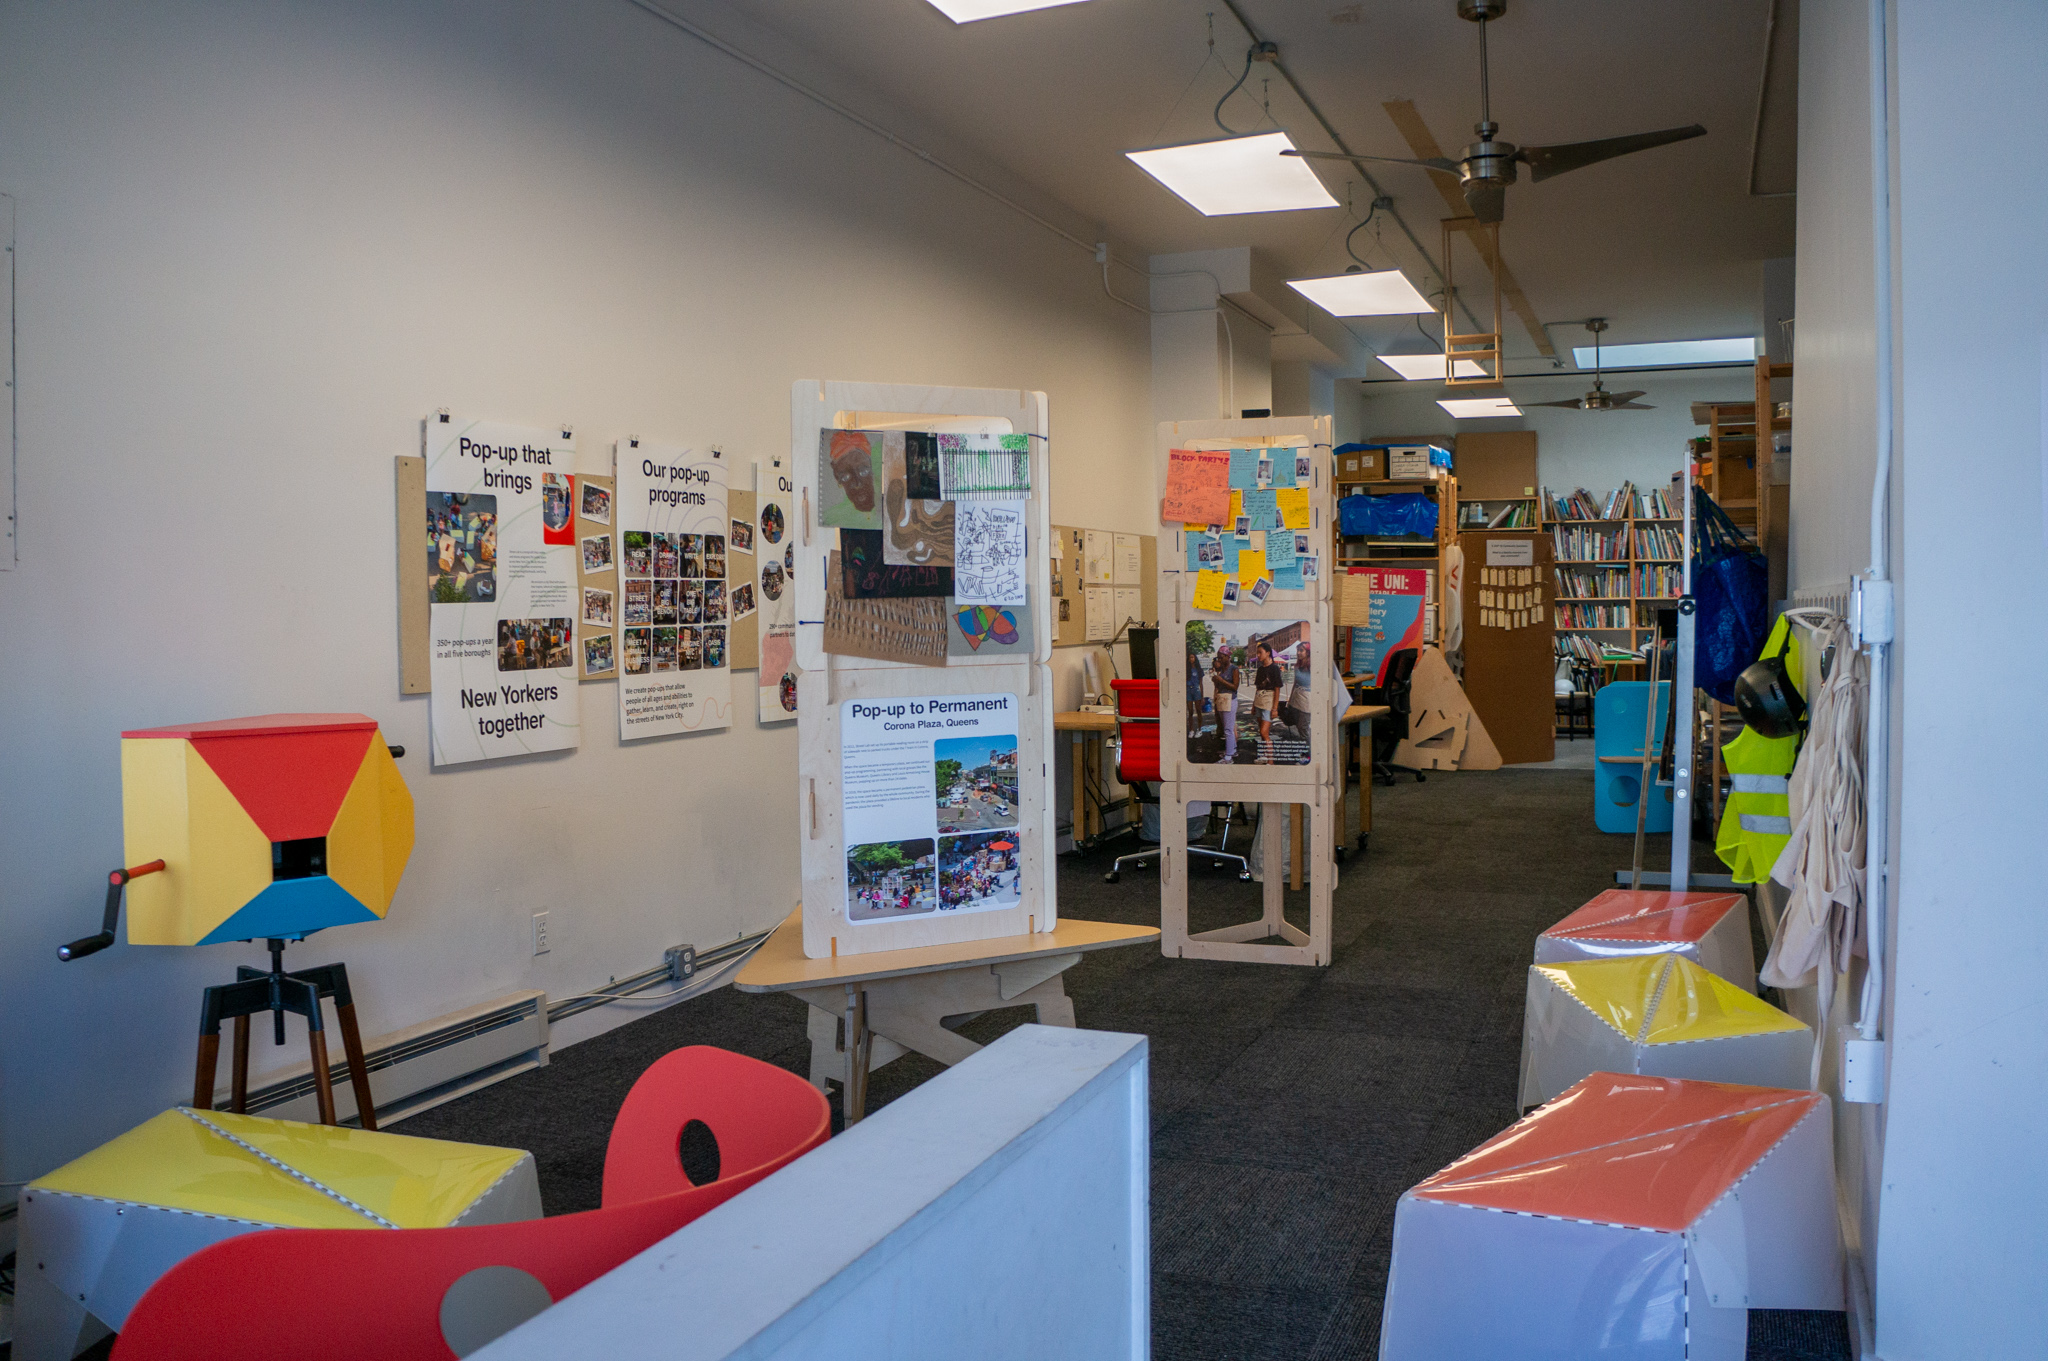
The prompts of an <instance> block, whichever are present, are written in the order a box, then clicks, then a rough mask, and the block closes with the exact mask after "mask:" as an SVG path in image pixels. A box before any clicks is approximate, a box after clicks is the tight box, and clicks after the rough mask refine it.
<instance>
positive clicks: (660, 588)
mask: <svg viewBox="0 0 2048 1361" xmlns="http://www.w3.org/2000/svg"><path fill="white" fill-rule="evenodd" d="M616 453H617V457H618V477H619V482H618V502H617V505H616V507H615V511H614V513H615V515H616V516H617V519H616V520H615V521H614V526H613V527H614V529H615V530H616V532H617V533H618V536H619V591H620V596H621V598H622V601H623V603H622V605H621V607H620V625H621V627H620V632H619V736H620V738H622V739H627V738H635V737H664V736H667V735H670V734H672V733H684V732H710V731H712V730H713V729H717V728H725V727H730V726H731V725H732V672H731V670H730V669H728V665H727V663H728V658H727V656H726V642H727V631H728V629H729V628H730V627H731V601H730V600H729V598H728V596H727V587H728V583H727V581H726V574H725V540H726V535H727V534H728V532H730V529H731V525H730V523H729V522H728V521H727V520H726V518H725V486H726V480H725V459H724V458H723V457H722V456H721V455H720V454H719V452H718V451H717V450H716V449H713V448H711V447H709V446H707V445H697V446H694V447H685V446H682V445H674V444H655V443H653V442H651V441H648V440H620V441H619V443H618V447H617V450H616Z"/></svg>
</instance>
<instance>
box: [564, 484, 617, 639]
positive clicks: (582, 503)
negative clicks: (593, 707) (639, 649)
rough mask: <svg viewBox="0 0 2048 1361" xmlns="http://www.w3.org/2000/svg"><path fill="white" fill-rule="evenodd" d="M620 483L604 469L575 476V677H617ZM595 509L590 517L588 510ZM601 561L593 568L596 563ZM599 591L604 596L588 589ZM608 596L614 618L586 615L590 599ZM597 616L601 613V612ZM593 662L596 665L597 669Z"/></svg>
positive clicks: (611, 615)
mask: <svg viewBox="0 0 2048 1361" xmlns="http://www.w3.org/2000/svg"><path fill="white" fill-rule="evenodd" d="M617 493H618V482H617V479H615V478H611V477H606V476H604V475H603V474H601V473H578V474H576V677H577V679H578V680H613V679H616V678H617V676H618V674H619V621H620V616H621V612H622V607H623V606H624V603H625V602H624V601H623V600H622V599H621V597H620V595H619V539H618V534H617V532H616V531H617V528H618V523H619V514H618V498H617ZM586 510H589V511H590V512H592V513H591V514H589V515H586V514H584V511H586ZM594 563H595V564H598V565H597V566H596V567H595V570H592V566H593V564H594ZM592 591H601V592H603V593H604V596H603V597H592V596H591V595H589V594H588V593H589V592H592ZM605 597H608V598H609V599H610V602H611V610H610V617H609V618H603V617H596V618H586V617H585V616H586V614H588V613H589V610H588V609H587V606H586V602H589V601H592V600H593V599H599V600H601V599H603V598H605ZM598 613H599V615H600V616H602V614H603V612H602V611H601V610H600V611H599V612H598ZM593 663H596V665H595V666H594V667H593Z"/></svg>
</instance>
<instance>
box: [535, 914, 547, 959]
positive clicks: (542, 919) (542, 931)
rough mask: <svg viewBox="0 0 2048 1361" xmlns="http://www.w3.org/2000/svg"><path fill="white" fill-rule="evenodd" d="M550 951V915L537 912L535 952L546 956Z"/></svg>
mask: <svg viewBox="0 0 2048 1361" xmlns="http://www.w3.org/2000/svg"><path fill="white" fill-rule="evenodd" d="M548 949H549V946H548V914H547V913H545V912H536V913H534V914H533V952H534V953H535V954H537V955H544V954H546V953H547V952H548Z"/></svg>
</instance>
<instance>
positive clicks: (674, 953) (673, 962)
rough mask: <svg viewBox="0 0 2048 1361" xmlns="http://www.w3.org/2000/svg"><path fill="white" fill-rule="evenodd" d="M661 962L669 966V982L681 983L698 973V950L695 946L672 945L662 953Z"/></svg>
mask: <svg viewBox="0 0 2048 1361" xmlns="http://www.w3.org/2000/svg"><path fill="white" fill-rule="evenodd" d="M661 961H662V963H664V964H666V965H668V981H669V982H671V983H680V982H682V981H683V980H684V979H686V978H688V977H690V976H691V975H693V974H695V973H696V972H697V949H696V947H695V946H693V945H671V946H669V947H668V949H666V950H663V951H662V952H661Z"/></svg>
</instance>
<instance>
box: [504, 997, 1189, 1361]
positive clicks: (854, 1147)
mask: <svg viewBox="0 0 2048 1361" xmlns="http://www.w3.org/2000/svg"><path fill="white" fill-rule="evenodd" d="M1146 1082H1147V1061H1146V1041H1145V1038H1144V1036H1142V1035H1116V1034H1109V1033H1107V1032H1103V1031H1091V1030H1067V1029H1063V1028H1058V1027H1052V1026H1038V1025H1027V1026H1020V1027H1018V1028H1017V1029H1016V1030H1013V1031H1011V1032H1010V1033H1009V1034H1008V1035H1005V1036H1004V1037H1003V1038H1002V1039H1000V1040H998V1041H996V1042H995V1043H994V1044H992V1045H990V1046H989V1047H988V1048H986V1049H984V1050H982V1051H981V1052H980V1053H977V1054H975V1055H974V1056H973V1057H971V1058H968V1059H965V1060H963V1061H962V1062H960V1063H958V1064H956V1065H954V1066H953V1067H951V1068H949V1069H947V1070H946V1071H945V1072H943V1073H941V1074H939V1075H938V1076H937V1077H935V1078H933V1079H932V1080H931V1081H929V1082H927V1083H925V1084H924V1085H923V1086H922V1087H919V1088H918V1089H917V1090H915V1091H913V1092H911V1093H910V1094H909V1095H907V1096H904V1097H901V1098H899V1099H898V1100H896V1101H895V1102H893V1103H891V1104H890V1105H888V1106H886V1107H884V1108H883V1109H882V1110H880V1111H877V1112H876V1113H875V1114H874V1115H872V1116H870V1117H868V1118H867V1119H866V1120H863V1121H862V1122H860V1123H859V1124H858V1125H855V1126H854V1127H853V1128H852V1129H850V1130H848V1131H847V1132H846V1133H844V1134H842V1135H840V1136H839V1137H838V1138H836V1139H834V1140H832V1141H831V1142H830V1143H828V1144H826V1145H825V1146H824V1147H822V1148H819V1149H817V1150H815V1151H814V1152H812V1153H810V1154H807V1155H806V1156H804V1157H802V1158H799V1159H798V1160H797V1161H796V1162H794V1163H791V1164H790V1165H789V1166H788V1167H786V1168H784V1169H783V1170H782V1171H780V1172H777V1173H776V1174H775V1175H774V1176H771V1177H769V1178H768V1179H767V1180H766V1181H763V1182H761V1183H760V1184H759V1185H757V1186H754V1187H752V1188H750V1189H748V1190H746V1191H743V1192H741V1193H740V1194H739V1195H737V1196H735V1197H733V1199H731V1200H730V1201H727V1202H726V1203H725V1204H724V1205H721V1206H719V1207H718V1208H717V1209H715V1210H713V1211H712V1212H711V1213H709V1214H707V1215H705V1216H704V1217H703V1218H702V1219H699V1220H697V1221H696V1222H695V1223H693V1224H690V1225H688V1226H686V1227H685V1228H683V1229H681V1230H679V1231H678V1232H676V1233H675V1234H673V1235H671V1236H670V1237H669V1238H667V1239H665V1240H663V1241H662V1242H660V1243H658V1244H656V1245H655V1246H654V1247H652V1248H650V1249H648V1250H647V1251H646V1252H643V1253H641V1254H640V1255H639V1256H638V1257H635V1258H633V1259H632V1260H631V1261H629V1262H627V1263H625V1264H624V1265H623V1266H621V1267H619V1268H618V1269H617V1270H615V1271H613V1272H611V1273H609V1274H608V1275H605V1276H602V1277H600V1278H599V1279H597V1280H596V1281H593V1282H592V1283H591V1284H590V1285H588V1286H585V1287H584V1288H583V1289H582V1290H580V1291H578V1292H577V1293H576V1294H574V1295H571V1296H570V1297H569V1298H567V1299H565V1300H563V1301H562V1302H561V1303H559V1304H557V1305H555V1306H554V1307H553V1308H550V1309H548V1310H547V1311H545V1312H544V1313H542V1314H540V1315H538V1316H537V1317H535V1318H534V1319H533V1320H532V1321H530V1322H528V1323H527V1324H525V1325H524V1326H522V1327H520V1328H517V1329H515V1330H514V1331H512V1332H510V1333H507V1334H506V1335H505V1336H504V1337H502V1338H500V1339H499V1340H498V1341H497V1342H495V1343H493V1344H492V1345H491V1346H489V1347H486V1348H484V1349H483V1350H482V1351H479V1352H476V1353H474V1355H475V1356H477V1357H478V1358H480V1359H481V1361H525V1359H526V1358H532V1361H540V1359H541V1358H548V1359H549V1361H552V1358H555V1357H562V1356H601V1357H643V1356H646V1357H652V1356H660V1357H664V1358H670V1359H671V1361H712V1358H725V1357H731V1358H741V1357H744V1358H749V1359H750V1361H756V1359H763V1361H765V1358H775V1361H825V1358H853V1357H888V1358H890V1359H891V1361H926V1359H927V1358H929V1361H955V1358H960V1357H974V1358H976V1361H1008V1359H1009V1358H1014V1359H1015V1361H1043V1358H1047V1357H1058V1358H1061V1361H1092V1359H1094V1358H1100V1361H1143V1359H1144V1358H1146V1357H1149V1356H1150V1355H1151V1341H1150V1322H1151V1320H1150V1314H1151V1283H1150V1276H1151V1248H1150V1238H1149V1225H1148V1215H1149V1213H1150V1211H1149V1197H1148V1185H1149V1181H1150V1175H1151V1174H1150V1154H1149V1133H1148V1131H1149V1128H1150V1118H1149V1115H1148V1113H1147V1104H1146Z"/></svg>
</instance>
